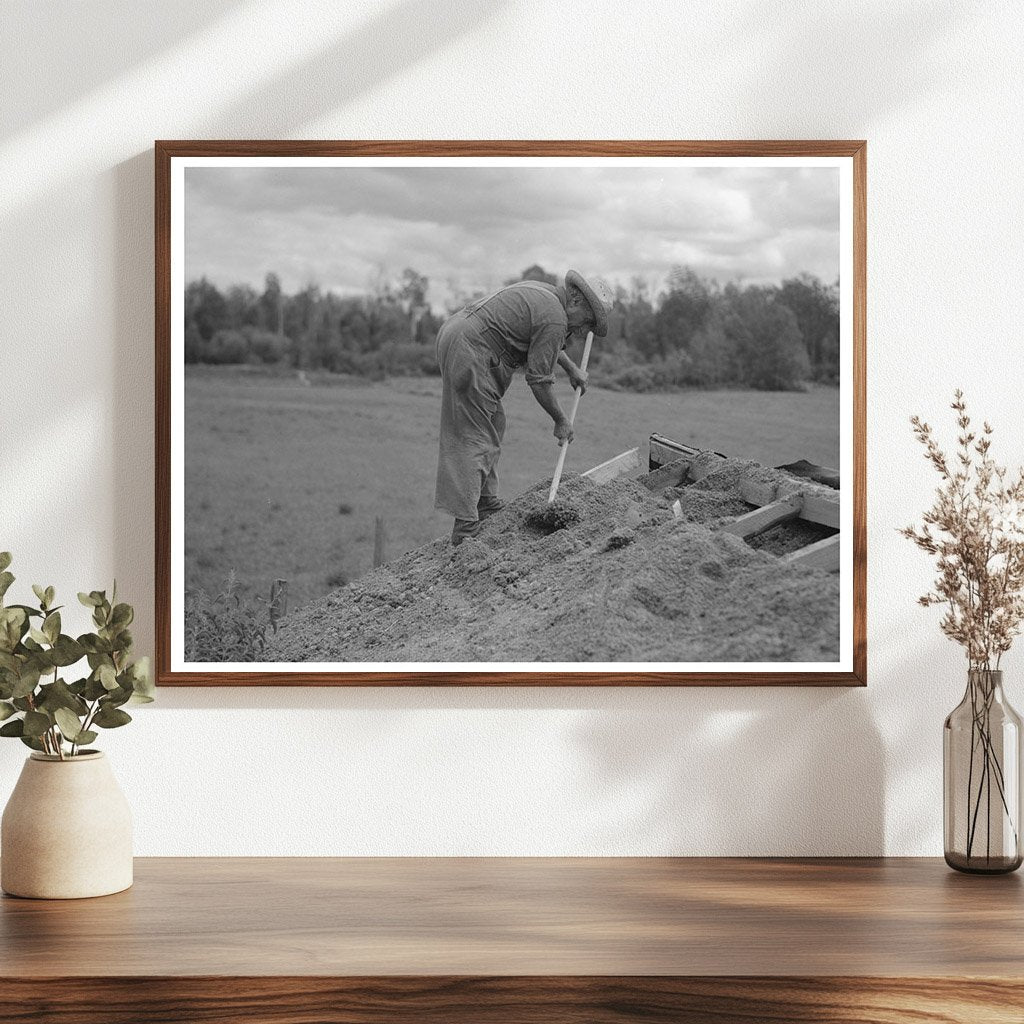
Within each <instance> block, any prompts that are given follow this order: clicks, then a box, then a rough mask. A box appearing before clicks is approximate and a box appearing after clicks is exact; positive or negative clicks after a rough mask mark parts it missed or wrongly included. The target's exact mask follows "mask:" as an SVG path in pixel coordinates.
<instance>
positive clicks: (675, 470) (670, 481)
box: [640, 458, 692, 491]
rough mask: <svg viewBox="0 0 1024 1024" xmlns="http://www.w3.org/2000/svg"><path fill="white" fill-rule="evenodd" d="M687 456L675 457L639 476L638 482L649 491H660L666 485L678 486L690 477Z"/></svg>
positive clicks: (689, 464) (689, 463)
mask: <svg viewBox="0 0 1024 1024" xmlns="http://www.w3.org/2000/svg"><path fill="white" fill-rule="evenodd" d="M691 465H692V463H691V462H690V460H689V459H687V458H682V459H676V461H675V462H669V463H666V464H665V465H664V466H661V467H660V468H659V469H656V470H654V471H653V472H651V473H648V474H647V475H646V476H642V477H640V483H642V484H643V485H644V487H646V488H647V489H648V490H649V491H661V490H664V489H665V488H666V487H679V486H681V485H682V484H684V483H686V482H687V481H688V480H689V479H690V466H691Z"/></svg>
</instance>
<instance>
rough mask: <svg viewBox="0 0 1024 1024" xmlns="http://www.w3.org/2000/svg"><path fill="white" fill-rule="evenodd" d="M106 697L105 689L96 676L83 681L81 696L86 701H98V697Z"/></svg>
mask: <svg viewBox="0 0 1024 1024" xmlns="http://www.w3.org/2000/svg"><path fill="white" fill-rule="evenodd" d="M106 695H107V688H106V687H105V686H104V685H103V684H102V683H101V682H100V681H99V680H98V679H97V678H96V676H94V675H93V676H89V678H88V679H87V680H86V681H85V689H84V690H83V691H82V696H83V697H84V698H85V699H86V700H99V699H100V697H105V696H106Z"/></svg>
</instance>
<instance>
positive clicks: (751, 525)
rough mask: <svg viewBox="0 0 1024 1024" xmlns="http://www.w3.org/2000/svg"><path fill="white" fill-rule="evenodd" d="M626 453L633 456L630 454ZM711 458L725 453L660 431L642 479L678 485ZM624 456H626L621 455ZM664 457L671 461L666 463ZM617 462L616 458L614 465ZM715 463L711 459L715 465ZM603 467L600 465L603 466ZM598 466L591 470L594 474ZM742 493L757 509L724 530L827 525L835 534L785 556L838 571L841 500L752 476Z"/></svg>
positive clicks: (705, 469)
mask: <svg viewBox="0 0 1024 1024" xmlns="http://www.w3.org/2000/svg"><path fill="white" fill-rule="evenodd" d="M625 454H629V453H628V452H627V453H625ZM708 455H710V456H712V458H713V459H723V460H724V458H725V456H723V455H721V454H719V453H718V452H705V451H701V450H700V449H699V448H692V447H691V446H690V445H687V444H683V443H682V442H679V441H673V440H671V439H669V438H667V437H663V436H662V435H660V434H652V435H651V440H650V456H649V460H648V464H649V465H650V466H651V467H652V470H651V472H650V473H649V474H648V475H647V476H646V477H645V478H644V483H645V484H646V485H647V486H648V487H649V488H650V489H651V490H658V489H660V488H662V487H671V486H673V485H674V484H676V483H684V482H689V483H695V482H696V481H697V480H700V479H702V478H703V477H705V476H707V475H708V474H709V473H710V472H711V466H710V465H709V464H708V463H707V462H703V463H701V462H699V461H698V460H699V459H700V458H701V457H702V456H708ZM618 458H619V459H622V458H623V456H621V455H620V456H618ZM665 459H671V461H669V462H666V461H664V460H665ZM616 461H617V460H615V459H612V460H610V463H605V464H604V465H605V466H607V465H610V464H611V463H614V462H616ZM711 465H713V463H712V464H711ZM603 468H604V466H599V467H596V469H603ZM595 471H596V470H591V472H595ZM827 472H828V474H829V475H830V476H832V477H835V478H836V479H838V473H837V472H836V470H828V471H827ZM739 492H740V497H741V498H742V499H743V500H744V501H746V502H748V503H749V504H751V505H754V506H755V507H754V509H753V510H752V511H750V512H748V513H746V515H742V516H740V517H739V518H737V519H735V520H734V521H733V522H731V523H727V524H726V525H724V526H720V527H719V531H720V532H722V533H732V534H735V535H736V536H737V537H742V538H743V539H744V540H748V539H749V538H751V537H756V536H757V535H758V534H761V533H764V532H765V531H766V530H770V529H771V528H772V527H774V526H780V525H781V524H783V523H786V522H789V521H791V520H793V519H802V520H804V521H805V522H808V523H815V524H816V525H818V526H827V527H829V528H830V529H832V530H835V531H836V532H835V533H834V534H833V535H832V536H830V537H823V538H822V539H821V540H817V541H815V542H814V543H812V544H807V545H805V546H804V547H802V548H800V549H798V550H797V551H793V552H791V553H790V554H788V555H784V556H783V560H784V561H786V562H790V563H793V564H795V565H804V566H807V567H808V568H815V569H827V570H828V571H829V572H839V570H840V559H839V551H840V541H839V525H840V524H839V502H838V501H829V500H826V499H825V498H823V497H821V496H820V495H816V494H813V493H812V494H805V493H794V494H789V495H785V496H782V497H777V496H776V493H775V490H774V489H773V488H771V487H768V486H766V485H763V484H758V483H757V482H756V481H753V480H741V481H740V486H739Z"/></svg>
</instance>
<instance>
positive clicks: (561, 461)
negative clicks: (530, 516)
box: [548, 331, 594, 505]
mask: <svg viewBox="0 0 1024 1024" xmlns="http://www.w3.org/2000/svg"><path fill="white" fill-rule="evenodd" d="M593 343H594V332H593V331H587V343H586V344H585V345H584V346H583V359H582V360H581V361H580V369H581V370H586V368H587V363H588V362H589V361H590V346H591V345H592V344H593ZM582 397H583V392H582V391H580V389H579V388H576V399H575V401H574V402H573V403H572V412H570V413H569V426H570V427H571V426H572V424H573V421H574V420H575V419H576V410H577V409H578V408H579V407H580V399H581V398H582ZM558 448H559V450H558V462H557V463H555V475H554V477H552V480H551V490H550V491H549V492H548V504H549V505H550V504H551V502H553V501H554V500H555V495H556V494H557V493H558V485H559V484H560V483H561V482H562V470H563V469H564V468H565V453H566V452H567V451H568V450H569V445H568V444H567V443H566V442H565V441H562V442H561V443H560V444H559V446H558Z"/></svg>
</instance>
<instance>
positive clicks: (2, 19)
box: [0, 0, 239, 138]
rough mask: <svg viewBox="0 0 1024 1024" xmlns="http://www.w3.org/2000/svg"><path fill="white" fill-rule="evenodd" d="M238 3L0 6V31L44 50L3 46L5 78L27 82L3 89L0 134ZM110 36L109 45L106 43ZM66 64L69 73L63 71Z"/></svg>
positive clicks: (60, 105) (113, 0)
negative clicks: (114, 42)
mask: <svg viewBox="0 0 1024 1024" xmlns="http://www.w3.org/2000/svg"><path fill="white" fill-rule="evenodd" d="M238 5H239V0H204V3H202V4H147V5H146V7H145V9H144V10H143V9H141V8H140V6H139V4H138V3H136V2H135V0H103V2H98V0H90V2H89V3H84V4H68V3H63V4H51V5H49V10H47V7H46V6H44V5H41V4H34V3H21V4H18V3H9V4H4V5H0V6H2V8H3V9H2V11H0V23H2V26H3V28H2V31H0V36H2V37H3V38H6V39H12V40H13V39H33V38H37V39H41V40H45V47H43V46H35V47H33V46H7V47H5V52H4V76H5V78H6V79H7V81H8V82H21V83H26V82H31V83H33V88H31V89H19V90H15V89H10V90H7V91H6V93H5V99H4V103H3V105H2V106H0V138H5V137H7V136H10V135H13V134H14V133H15V132H17V131H20V130H21V129H23V128H26V127H28V126H29V125H30V124H32V123H33V122H34V121H38V120H41V119H42V118H45V117H48V116H50V115H51V114H54V113H56V112H57V111H60V110H64V109H67V108H69V107H72V106H74V105H75V103H77V102H78V100H79V99H80V98H81V97H82V96H84V95H85V94H87V93H89V92H91V91H93V90H95V89H100V88H102V87H103V86H105V85H107V83H109V82H111V81H112V80H116V79H117V78H118V77H120V76H123V75H125V74H127V73H128V72H130V70H131V69H132V68H134V67H137V66H139V65H141V64H143V63H145V62H146V61H147V60H150V59H153V58H158V57H159V56H160V54H161V53H163V52H164V51H166V50H168V49H170V48H172V47H175V46H179V45H180V44H181V41H182V40H183V39H185V38H187V37H189V36H194V35H196V34H197V33H200V32H202V31H203V30H204V29H206V28H207V27H208V26H209V25H210V24H211V23H213V22H214V21H216V20H217V18H219V17H220V16H221V15H223V14H225V13H226V12H228V11H230V10H232V9H233V8H235V7H237V6H238ZM48 18H49V23H47V19H48ZM112 38H116V39H117V45H116V46H111V45H110V40H111V39H112ZM86 54H87V55H88V59H84V56H83V55H86ZM68 68H74V73H73V74H68ZM19 99H22V100H24V102H22V103H19V102H18V100H19Z"/></svg>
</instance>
